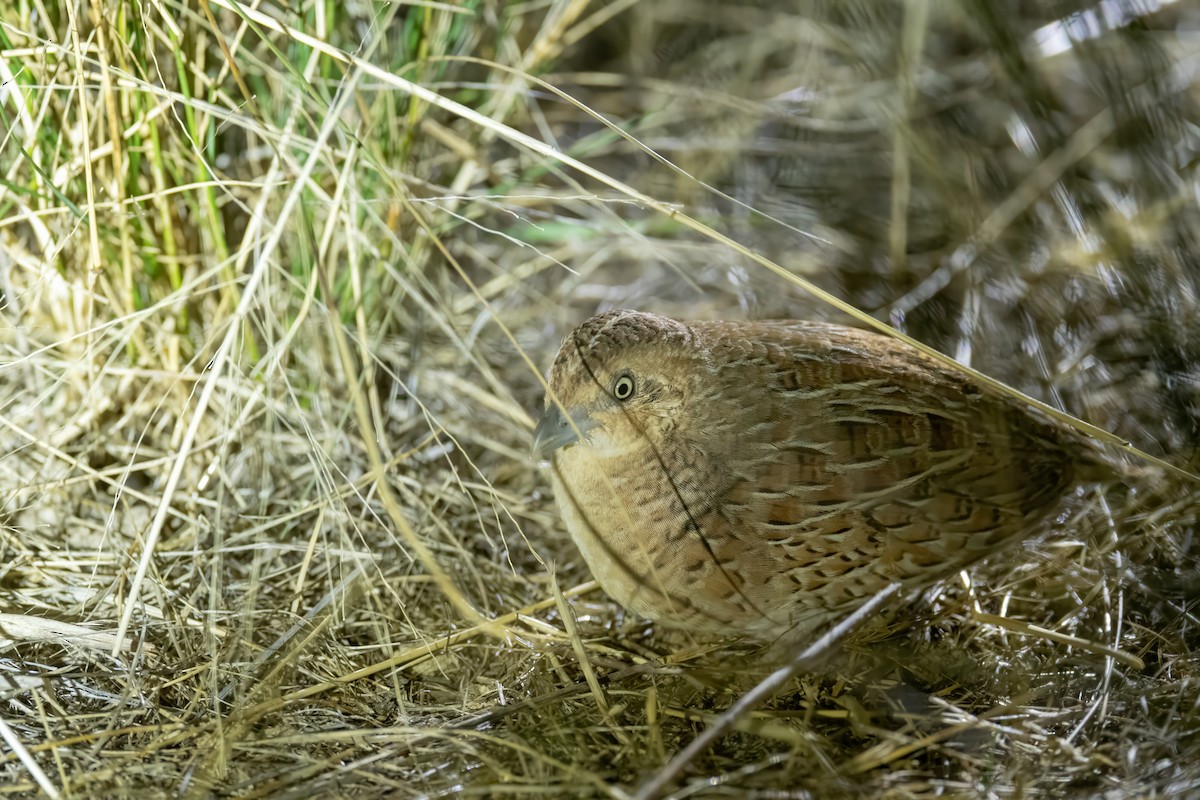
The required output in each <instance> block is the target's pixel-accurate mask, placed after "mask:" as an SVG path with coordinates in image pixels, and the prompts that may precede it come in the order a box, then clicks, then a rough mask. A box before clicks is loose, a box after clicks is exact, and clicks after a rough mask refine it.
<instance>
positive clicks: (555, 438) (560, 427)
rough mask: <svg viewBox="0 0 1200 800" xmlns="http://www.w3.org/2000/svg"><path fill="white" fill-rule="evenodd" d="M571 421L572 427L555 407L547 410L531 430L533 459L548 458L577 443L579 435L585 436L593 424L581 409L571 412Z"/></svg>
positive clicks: (552, 406)
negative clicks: (562, 448) (558, 450)
mask: <svg viewBox="0 0 1200 800" xmlns="http://www.w3.org/2000/svg"><path fill="white" fill-rule="evenodd" d="M571 420H572V421H573V422H574V423H575V424H574V425H572V424H571V423H570V422H568V421H567V418H566V417H564V416H563V413H562V411H560V410H559V408H558V406H557V405H551V406H550V407H549V408H547V409H546V411H545V413H543V414H542V419H541V421H539V422H538V424H537V427H536V428H534V429H533V447H532V452H533V457H534V458H536V459H537V460H539V461H542V460H545V459H548V458H550V456H551V454H553V453H554V451H555V450H557V449H558V448H560V447H566V446H567V445H569V444H575V443H576V442H578V441H579V435H580V434H581V433H582V434H585V435H586V434H587V432H588V429H589V428H591V427H592V424H593V423H592V421H591V419H590V418H588V415H587V412H586V411H584V410H583V409H577V410H574V411H572V412H571Z"/></svg>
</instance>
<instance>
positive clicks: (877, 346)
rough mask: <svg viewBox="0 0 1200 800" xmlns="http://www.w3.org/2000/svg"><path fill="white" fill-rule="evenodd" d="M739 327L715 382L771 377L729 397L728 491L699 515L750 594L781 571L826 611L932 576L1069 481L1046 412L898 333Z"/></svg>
mask: <svg viewBox="0 0 1200 800" xmlns="http://www.w3.org/2000/svg"><path fill="white" fill-rule="evenodd" d="M747 328H750V329H749V330H747ZM737 333H738V334H739V336H737V337H732V336H728V337H723V338H722V337H714V338H713V348H714V352H715V353H716V354H717V357H716V358H715V359H714V362H715V363H717V364H721V365H722V366H721V367H720V369H719V372H720V373H721V374H722V380H723V381H724V382H726V383H727V385H728V388H730V389H732V388H733V387H736V386H763V387H766V388H765V389H764V390H763V391H762V393H761V395H760V396H757V397H754V398H752V400H751V401H750V402H749V403H745V404H744V405H743V407H742V408H735V407H733V406H728V407H727V408H726V410H725V411H724V413H725V414H726V415H728V416H729V417H730V418H737V419H739V420H740V422H739V423H738V424H732V425H729V426H728V428H727V430H728V431H729V434H728V435H729V436H730V437H731V440H730V441H727V446H728V447H729V449H730V451H731V452H732V453H734V455H733V456H732V457H731V458H730V459H729V461H728V464H729V467H730V468H729V470H728V483H727V489H726V490H725V491H724V492H723V494H722V497H721V498H720V501H719V502H717V503H715V504H714V506H713V507H712V509H711V510H710V511H709V512H708V513H707V514H706V515H705V518H704V519H700V520H697V522H698V523H699V525H700V527H701V529H703V530H706V531H708V532H709V535H710V536H711V538H712V540H713V541H716V542H729V544H730V545H731V546H730V548H729V555H728V556H727V557H724V558H725V560H731V559H735V558H736V560H737V561H738V562H739V563H738V565H737V566H738V570H737V571H734V570H730V571H731V572H735V573H736V574H742V575H746V576H747V581H746V585H745V586H744V587H742V592H743V593H744V594H745V595H746V596H747V599H748V600H750V601H752V602H754V603H755V604H756V605H758V604H760V603H762V602H766V598H767V597H771V596H776V597H778V596H780V594H779V592H780V591H781V590H782V589H783V588H784V584H783V583H782V582H784V581H786V582H789V583H790V584H791V589H792V591H791V593H790V595H789V594H788V593H784V594H783V596H791V595H795V596H797V597H798V598H800V599H799V600H798V602H799V603H800V604H801V605H804V606H814V607H820V608H825V609H833V608H837V607H839V606H842V605H845V604H848V603H852V602H854V601H856V600H858V599H859V598H863V597H866V596H869V595H871V594H873V593H875V592H876V591H878V590H880V589H882V588H883V587H884V586H886V585H887V584H888V583H891V582H893V581H900V582H903V583H908V584H924V583H931V582H933V581H935V580H937V579H939V578H941V577H944V576H945V575H948V574H951V573H953V572H954V571H956V570H958V569H961V568H962V567H963V566H965V565H966V564H968V563H970V562H971V561H974V560H976V559H978V558H981V557H982V556H984V555H987V554H988V553H990V552H992V551H994V550H995V549H996V548H997V547H999V546H1001V545H1002V544H1003V543H1004V542H1005V541H1006V540H1009V539H1012V538H1015V537H1018V536H1020V535H1021V534H1022V533H1027V532H1028V529H1029V527H1030V525H1031V523H1032V522H1033V520H1034V518H1040V516H1041V515H1042V514H1044V513H1045V509H1046V508H1047V507H1048V506H1051V505H1052V504H1053V503H1054V502H1055V501H1056V500H1057V499H1058V498H1060V497H1061V495H1062V493H1063V491H1064V490H1065V488H1066V487H1067V486H1068V485H1069V484H1070V482H1071V480H1072V476H1071V461H1070V458H1069V457H1068V456H1067V455H1066V452H1065V451H1064V449H1063V447H1062V444H1061V443H1060V442H1059V440H1058V439H1059V432H1058V431H1057V429H1056V428H1055V427H1054V426H1053V425H1051V424H1048V423H1047V422H1046V421H1044V420H1042V419H1040V418H1038V417H1036V416H1033V415H1031V414H1029V413H1028V412H1026V411H1025V410H1024V409H1023V408H1021V407H1019V406H1017V405H1015V404H1012V403H1009V402H1007V401H1006V400H1004V399H1003V398H999V397H996V396H992V395H989V394H986V393H984V392H982V391H980V390H979V389H978V388H977V387H975V386H973V385H972V384H971V383H969V382H967V381H966V380H964V379H963V378H961V377H960V376H958V375H957V374H956V373H953V372H951V371H949V370H945V369H943V368H941V367H940V366H938V365H937V364H936V362H933V361H932V360H930V359H927V358H926V357H924V356H923V355H921V354H920V353H918V352H917V351H915V350H912V349H911V348H908V347H907V346H904V345H902V344H899V343H896V342H893V341H892V340H886V339H883V338H882V337H878V336H875V335H873V334H869V333H865V332H861V331H854V330H851V329H845V328H839V327H837V326H823V325H816V324H811V323H810V324H801V325H797V324H794V323H793V324H789V325H782V324H760V325H754V326H746V327H744V328H742V329H741V330H739V331H737ZM723 549H724V548H723ZM735 553H738V554H741V555H735Z"/></svg>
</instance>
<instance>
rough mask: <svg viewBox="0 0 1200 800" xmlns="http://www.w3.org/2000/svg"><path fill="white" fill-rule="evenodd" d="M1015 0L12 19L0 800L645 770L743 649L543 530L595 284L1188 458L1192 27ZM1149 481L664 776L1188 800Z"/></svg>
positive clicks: (1177, 616) (1157, 510) (0, 499)
mask: <svg viewBox="0 0 1200 800" xmlns="http://www.w3.org/2000/svg"><path fill="white" fill-rule="evenodd" d="M1181 5H1183V4H1181ZM998 8H999V5H998V4H993V3H984V2H970V3H964V4H951V3H935V2H923V1H922V0H914V2H910V3H907V4H874V3H866V2H851V1H850V0H845V1H843V2H832V1H831V2H827V3H814V4H797V5H796V7H795V8H792V9H786V8H784V4H773V3H746V4H744V5H739V4H727V3H705V2H701V1H700V0H659V2H654V3H649V2H643V3H633V2H622V1H621V0H617V1H616V2H610V3H600V2H585V1H583V0H562V2H557V3H532V2H531V3H507V2H496V1H495V0H466V1H465V2H412V3H406V4H401V3H392V4H366V3H348V4H336V3H328V4H321V3H315V2H309V1H308V0H304V1H303V2H300V3H296V4H255V5H251V4H242V3H239V2H236V0H200V2H199V3H197V4H178V3H170V2H162V1H161V0H151V2H143V3H129V2H125V0H112V2H110V3H107V4H105V3H101V2H93V3H87V4H85V3H73V2H69V3H66V4H61V5H54V4H47V3H45V2H43V1H42V0H15V2H10V3H8V4H4V5H3V6H2V7H0V122H2V123H3V124H2V126H0V173H2V174H0V546H2V547H3V557H2V558H0V641H2V642H3V645H4V646H3V650H2V651H0V676H2V684H0V692H2V693H3V700H4V703H3V706H2V708H3V711H2V713H0V771H2V776H3V777H2V778H0V794H3V795H11V796H33V795H39V794H40V795H45V796H52V797H54V796H61V797H93V796H95V797H109V796H111V797H117V796H123V797H155V796H187V797H206V796H237V797H292V796H297V797H308V796H377V795H388V796H392V795H395V796H402V797H404V796H414V797H449V796H464V797H473V796H483V797H500V796H516V797H543V796H549V797H562V796H603V797H618V798H619V797H629V796H633V795H634V794H636V793H637V792H638V790H639V787H642V788H646V787H650V786H651V783H650V782H651V781H652V780H653V778H654V776H656V775H662V774H663V773H662V770H663V769H664V767H665V765H667V764H668V762H670V760H671V758H672V756H673V755H674V754H676V753H678V752H680V751H681V750H682V749H683V748H684V747H685V746H686V745H687V744H688V743H689V742H690V741H692V740H693V739H694V738H695V737H696V736H697V734H698V733H699V732H700V731H701V730H702V729H703V728H704V727H705V726H707V725H710V724H713V722H714V721H715V720H717V719H719V718H720V715H721V713H722V712H723V711H724V710H726V709H728V708H730V707H731V706H732V705H733V704H734V703H735V702H736V700H737V699H738V698H739V697H742V696H743V695H744V694H745V693H746V692H747V691H749V690H750V689H751V688H752V687H753V686H754V684H755V683H756V682H757V681H759V680H760V679H762V678H763V677H764V676H765V675H766V674H767V672H768V671H769V667H770V664H768V663H766V661H765V660H764V656H763V654H762V652H761V651H760V650H758V649H756V648H755V647H754V646H752V645H749V644H745V643H721V642H704V641H701V640H698V639H694V638H693V637H690V636H685V635H681V634H679V633H675V632H671V631H668V630H664V629H661V628H656V627H655V626H652V625H650V624H648V623H646V622H645V621H644V620H640V619H637V618H635V617H633V616H630V615H627V614H625V613H623V612H622V611H621V609H619V608H616V607H615V606H613V605H612V604H611V603H609V602H608V601H607V600H606V598H605V597H604V596H603V594H602V593H601V592H599V591H598V590H597V589H596V587H595V586H594V585H593V584H591V583H590V581H589V576H588V574H587V572H586V568H585V567H584V566H583V565H582V563H581V562H580V559H579V557H578V555H577V554H576V552H575V551H574V549H573V547H572V545H571V544H570V542H569V540H568V539H567V538H566V535H565V533H564V531H563V529H562V527H561V524H560V523H559V520H558V516H557V513H556V511H555V509H554V506H553V502H552V498H551V497H550V496H549V492H548V488H547V482H546V481H545V479H544V478H543V476H542V475H541V474H540V473H539V471H538V468H537V465H535V464H534V463H532V462H531V461H530V459H529V456H528V435H529V430H530V427H531V426H532V422H533V419H532V415H533V414H535V413H536V412H537V409H538V408H539V406H540V402H541V396H542V391H543V383H542V380H541V372H542V370H544V368H545V367H546V365H547V361H548V359H549V357H550V355H551V354H552V353H553V351H554V349H555V348H556V346H557V342H558V339H559V337H560V336H561V335H563V334H564V333H565V332H566V331H567V330H568V329H569V328H570V327H571V326H572V325H573V324H575V323H577V322H578V321H580V320H581V319H583V318H584V317H585V316H587V315H588V314H590V313H592V312H594V311H595V310H597V309H599V308H606V307H612V306H618V305H623V306H629V307H643V308H647V309H653V310H656V311H660V312H664V313H672V314H676V315H681V316H704V317H717V316H730V317H734V316H743V317H744V316H753V317H788V316H791V317H832V316H835V315H834V309H836V308H840V309H841V311H842V312H846V313H851V312H853V313H856V314H859V315H860V322H861V323H862V324H875V321H877V320H879V321H885V322H890V323H892V324H893V325H895V326H897V327H899V328H901V329H902V330H903V332H905V333H907V334H909V335H911V336H913V337H915V338H916V339H917V340H920V341H922V342H925V343H927V344H929V345H930V346H932V347H934V348H936V349H938V350H940V351H943V352H946V353H949V354H950V355H953V356H955V357H957V358H959V359H960V360H962V361H963V362H965V363H969V364H970V365H971V366H973V367H975V368H977V369H979V370H981V371H982V372H983V373H984V374H987V375H990V376H992V377H994V378H996V379H998V380H1000V381H1003V382H1004V384H1005V385H1006V386H1008V387H1010V388H1011V389H1012V390H1013V391H1021V392H1023V393H1025V394H1027V395H1029V396H1030V397H1031V398H1034V399H1035V400H1036V401H1039V402H1045V403H1048V404H1050V406H1052V407H1053V408H1054V409H1061V410H1062V411H1064V412H1069V413H1070V414H1072V415H1074V416H1078V417H1081V418H1083V419H1085V420H1087V421H1088V422H1089V423H1094V424H1095V425H1097V426H1099V429H1100V430H1101V431H1105V432H1111V433H1110V435H1109V440H1110V441H1111V442H1113V443H1114V451H1115V450H1117V449H1118V448H1120V447H1121V446H1123V443H1126V442H1128V443H1129V444H1130V447H1129V448H1127V452H1126V456H1125V457H1126V458H1128V459H1129V460H1130V461H1131V463H1135V462H1137V461H1138V458H1139V457H1138V456H1136V455H1135V454H1134V453H1133V450H1137V451H1140V452H1142V453H1144V455H1145V456H1148V457H1152V458H1161V459H1163V460H1164V461H1165V462H1166V463H1169V464H1172V465H1174V466H1175V467H1177V468H1179V469H1180V470H1182V471H1185V472H1191V473H1195V471H1196V469H1197V467H1198V466H1200V455H1198V454H1197V440H1198V439H1200V412H1197V408H1200V388H1198V387H1200V379H1198V378H1197V375H1200V372H1198V370H1197V367H1196V364H1197V363H1200V334H1198V333H1197V331H1200V311H1198V306H1200V300H1198V299H1197V298H1198V297H1200V278H1198V275H1200V268H1198V267H1197V264H1198V263H1200V260H1198V257H1200V242H1198V241H1197V240H1196V238H1195V234H1194V232H1195V231H1196V230H1200V211H1198V208H1197V181H1196V164H1197V162H1198V159H1197V156H1196V148H1197V145H1196V137H1195V133H1194V120H1195V119H1196V118H1197V116H1196V113H1195V112H1196V108H1197V96H1196V87H1195V80H1194V77H1193V76H1194V73H1195V68H1196V64H1195V61H1196V59H1195V55H1194V53H1195V39H1194V35H1192V34H1189V33H1187V31H1188V30H1189V27H1188V20H1189V19H1190V18H1191V17H1193V16H1194V12H1193V11H1191V10H1190V9H1188V8H1186V7H1183V8H1176V7H1175V6H1174V5H1173V4H1167V5H1166V6H1164V7H1163V8H1160V9H1155V10H1153V11H1152V13H1148V14H1146V15H1145V16H1143V17H1139V18H1136V19H1135V18H1133V17H1132V16H1130V14H1131V12H1129V11H1128V9H1125V10H1124V11H1123V12H1122V13H1124V14H1126V17H1124V18H1121V19H1118V18H1117V17H1115V16H1112V15H1111V14H1110V16H1109V18H1108V19H1109V20H1110V22H1111V23H1112V24H1111V25H1110V29H1108V30H1106V31H1104V32H1103V33H1101V34H1100V35H1097V36H1095V37H1090V36H1080V37H1077V40H1076V41H1074V42H1073V43H1071V42H1068V46H1065V47H1063V46H1062V42H1063V41H1065V40H1063V39H1061V38H1055V37H1054V36H1053V34H1054V33H1055V31H1056V30H1058V29H1056V28H1054V27H1053V26H1054V24H1055V23H1056V20H1061V19H1066V18H1068V15H1069V14H1070V13H1071V12H1072V11H1075V12H1078V13H1080V14H1086V13H1088V12H1089V8H1090V7H1088V6H1084V5H1082V4H1081V5H1079V6H1078V7H1074V6H1072V7H1070V8H1063V9H1060V10H1059V12H1058V16H1057V17H1056V16H1051V15H1049V14H1047V15H1046V16H1045V17H1043V18H1036V19H1035V18H1024V17H1022V16H1021V15H1020V14H1019V13H1016V12H1014V13H1011V14H1008V12H1005V13H1000V12H998V11H997V10H996V9H998ZM1106 8H1109V7H1108V6H1106ZM1112 8H1115V6H1112ZM1121 8H1122V9H1124V6H1122V7H1121ZM1109 10H1110V11H1111V8H1109ZM1091 11H1092V12H1093V13H1095V9H1091ZM1021 13H1035V12H1033V11H1030V10H1029V8H1025V7H1024V6H1022V9H1021ZM1036 13H1041V12H1036ZM1073 19H1075V20H1076V28H1074V30H1077V31H1082V30H1085V29H1086V26H1083V27H1080V25H1082V22H1080V20H1082V21H1083V22H1086V21H1087V18H1085V17H1079V16H1076V17H1073ZM1097 19H1098V18H1097ZM1193 21H1194V20H1193ZM1193 27H1194V26H1193ZM1189 120H1190V121H1189ZM839 304H840V305H839ZM838 318H839V319H841V318H843V317H840V316H839V317H838ZM1101 435H1103V434H1101ZM1142 460H1143V461H1144V460H1145V459H1142ZM1148 474H1149V473H1148ZM1155 474H1157V475H1158V476H1159V477H1157V478H1155V479H1153V480H1151V479H1150V478H1149V477H1144V478H1142V479H1138V480H1131V485H1130V486H1116V487H1108V488H1103V489H1102V488H1099V487H1092V488H1089V489H1087V490H1085V491H1081V492H1080V493H1079V495H1078V496H1076V497H1074V498H1072V499H1071V502H1069V503H1068V504H1066V505H1065V506H1064V512H1063V514H1062V516H1061V518H1060V519H1058V520H1057V521H1056V523H1055V526H1054V531H1053V532H1052V533H1051V534H1050V535H1048V536H1045V537H1043V538H1041V539H1038V540H1036V541H1034V542H1031V543H1029V544H1027V545H1024V546H1022V547H1020V548H1017V549H1015V550H1014V551H1013V552H1011V553H1007V554H1004V555H1002V556H999V557H997V558H995V559H992V560H991V561H989V562H988V563H987V564H984V565H981V566H980V567H978V568H977V569H975V570H973V571H972V573H971V575H970V576H966V575H964V576H963V577H962V579H961V580H959V581H955V582H952V583H950V584H949V585H945V586H940V587H937V588H936V589H934V590H932V591H930V592H928V593H927V594H926V596H924V597H922V598H915V599H910V600H909V602H907V603H906V604H903V605H897V604H892V605H893V608H892V609H891V611H890V612H889V614H888V616H887V625H888V627H889V630H890V635H888V636H886V637H885V638H882V639H880V640H876V641H867V640H866V637H860V638H857V639H856V638H854V637H851V640H850V641H849V642H847V643H845V646H844V647H839V648H834V649H832V650H831V651H830V652H828V653H826V654H824V656H825V657H824V658H822V659H820V660H818V661H813V662H811V663H807V664H806V666H808V667H809V668H808V669H806V670H804V671H802V672H801V673H800V674H799V675H797V676H795V677H792V678H791V679H789V680H788V681H786V682H785V685H784V686H783V687H782V688H781V689H780V690H779V691H778V692H776V693H774V694H773V696H772V697H770V698H769V699H768V700H766V701H765V702H764V703H763V704H761V705H760V706H759V707H758V708H757V709H756V710H754V711H752V712H748V713H744V714H738V715H737V716H736V717H733V718H730V719H728V720H727V722H729V723H730V726H731V727H730V729H729V731H728V732H726V733H725V734H723V735H722V736H720V737H718V739H717V741H716V742H715V743H714V745H713V746H712V747H711V748H707V749H705V750H704V751H703V752H702V753H700V754H699V755H698V756H697V757H696V758H694V759H692V760H690V761H689V762H688V763H687V764H685V765H683V766H682V769H681V771H680V772H679V773H678V774H677V775H673V776H671V779H670V780H668V781H665V782H664V783H665V785H664V787H663V788H662V791H664V792H669V793H673V796H676V797H718V796H729V797H807V796H841V795H861V796H888V797H897V798H902V797H917V796H929V795H935V794H937V795H939V796H945V795H950V796H981V797H983V796H987V797H993V796H995V797H1015V796H1029V795H1038V794H1053V795H1059V796H1081V797H1083V796H1089V797H1090V796H1097V795H1103V796H1106V797H1142V796H1154V795H1158V796H1186V795H1188V794H1190V793H1200V692H1198V691H1197V688H1196V687H1197V681H1198V680H1200V670H1198V669H1197V667H1198V665H1200V659H1198V658H1197V656H1196V650H1197V645H1198V644H1200V639H1198V637H1197V633H1196V628H1197V620H1196V619H1195V617H1194V615H1193V613H1192V607H1193V606H1194V598H1195V597H1196V596H1197V587H1198V586H1200V571H1198V570H1197V569H1196V567H1195V564H1196V555H1197V544H1196V541H1195V539H1196V532H1197V515H1198V514H1200V492H1198V490H1197V484H1196V482H1195V481H1193V480H1192V479H1190V478H1188V477H1187V476H1186V475H1184V474H1164V473H1155ZM560 587H561V588H560Z"/></svg>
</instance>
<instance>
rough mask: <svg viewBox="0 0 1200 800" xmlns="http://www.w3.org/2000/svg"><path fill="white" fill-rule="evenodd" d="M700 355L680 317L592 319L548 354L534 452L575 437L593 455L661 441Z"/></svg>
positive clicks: (678, 416)
mask: <svg viewBox="0 0 1200 800" xmlns="http://www.w3.org/2000/svg"><path fill="white" fill-rule="evenodd" d="M704 360H705V350H704V348H703V347H701V346H700V344H699V341H698V339H697V337H696V335H695V333H694V331H693V330H692V329H691V328H689V327H688V326H687V325H685V324H684V323H682V322H677V321H675V320H673V319H669V318H667V317H660V316H658V315H655V314H646V313H643V312H640V311H612V312H609V313H606V314H600V315H597V316H595V317H592V318H591V319H589V320H587V321H586V322H584V323H583V324H582V325H580V326H579V327H578V328H576V329H575V330H574V331H572V332H571V333H570V334H569V335H568V336H567V338H566V339H564V340H563V343H562V347H561V348H559V351H558V355H557V357H555V359H554V365H553V367H551V369H550V380H549V384H550V392H549V394H548V395H547V396H546V406H545V413H544V414H543V415H542V419H541V421H540V422H539V423H538V426H537V428H536V429H535V430H534V433H533V452H534V455H535V456H536V457H538V458H549V457H550V456H551V455H552V454H553V453H554V452H555V451H557V450H559V449H560V448H564V447H568V446H571V445H574V444H577V443H579V442H580V440H581V438H582V439H583V440H586V441H587V443H588V444H589V445H590V446H591V448H592V449H593V450H594V451H595V452H596V454H597V455H619V454H621V453H624V452H629V451H631V450H636V449H639V448H642V447H645V446H646V445H647V444H655V445H657V444H661V443H662V441H663V440H664V439H665V438H666V437H667V436H669V435H671V433H672V432H673V431H676V430H677V429H678V428H679V426H680V425H681V423H682V422H683V417H684V414H683V409H684V408H685V407H686V405H687V403H688V401H689V399H690V398H691V397H692V396H693V394H694V388H695V386H696V376H697V374H698V371H699V370H701V369H703V366H704Z"/></svg>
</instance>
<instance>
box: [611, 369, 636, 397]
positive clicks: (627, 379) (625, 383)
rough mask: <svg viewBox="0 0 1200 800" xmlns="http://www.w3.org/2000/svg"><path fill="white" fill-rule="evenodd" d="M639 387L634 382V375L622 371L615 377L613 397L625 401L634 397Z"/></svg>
mask: <svg viewBox="0 0 1200 800" xmlns="http://www.w3.org/2000/svg"><path fill="white" fill-rule="evenodd" d="M636 389H637V387H636V385H635V384H634V382H633V376H632V375H630V374H629V373H628V372H622V373H621V374H620V375H618V376H617V377H616V378H613V385H612V393H613V397H615V398H617V399H618V400H620V401H621V402H622V403H624V402H625V401H626V400H628V399H629V398H631V397H633V393H634V391H636Z"/></svg>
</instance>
